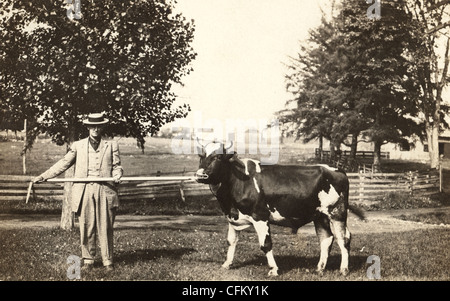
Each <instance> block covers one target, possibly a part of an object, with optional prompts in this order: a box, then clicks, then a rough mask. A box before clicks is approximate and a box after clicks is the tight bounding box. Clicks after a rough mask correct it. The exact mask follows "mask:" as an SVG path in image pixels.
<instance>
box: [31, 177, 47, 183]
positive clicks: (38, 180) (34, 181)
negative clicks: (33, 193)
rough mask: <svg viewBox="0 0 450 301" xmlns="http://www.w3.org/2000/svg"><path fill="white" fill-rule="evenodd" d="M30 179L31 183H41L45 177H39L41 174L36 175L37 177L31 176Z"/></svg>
mask: <svg viewBox="0 0 450 301" xmlns="http://www.w3.org/2000/svg"><path fill="white" fill-rule="evenodd" d="M31 181H32V182H33V183H42V182H44V181H45V179H44V178H43V177H41V176H37V177H35V178H33V179H32V180H31Z"/></svg>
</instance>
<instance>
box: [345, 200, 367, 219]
mask: <svg viewBox="0 0 450 301" xmlns="http://www.w3.org/2000/svg"><path fill="white" fill-rule="evenodd" d="M348 209H349V210H350V211H351V212H352V213H353V214H354V215H356V216H357V217H358V218H359V219H360V220H362V221H365V220H366V216H365V214H364V210H363V209H361V208H359V207H356V206H354V205H350V204H349V205H348Z"/></svg>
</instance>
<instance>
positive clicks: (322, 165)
mask: <svg viewBox="0 0 450 301" xmlns="http://www.w3.org/2000/svg"><path fill="white" fill-rule="evenodd" d="M317 166H321V167H325V168H326V169H328V170H332V171H337V170H338V169H337V168H335V167H331V166H329V165H327V164H317Z"/></svg>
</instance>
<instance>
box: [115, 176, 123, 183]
mask: <svg viewBox="0 0 450 301" xmlns="http://www.w3.org/2000/svg"><path fill="white" fill-rule="evenodd" d="M121 177H122V176H115V177H114V183H116V184H120V183H121V182H122V181H121V180H120V178H121Z"/></svg>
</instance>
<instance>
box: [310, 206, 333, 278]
mask: <svg viewBox="0 0 450 301" xmlns="http://www.w3.org/2000/svg"><path fill="white" fill-rule="evenodd" d="M314 226H315V228H316V234H317V237H318V238H319V243H320V259H319V263H318V264H317V272H318V273H319V274H320V275H321V274H323V271H324V270H325V266H326V265H327V261H328V255H329V254H330V250H331V246H332V244H333V239H334V238H333V233H332V232H331V228H330V220H329V219H328V217H327V216H325V215H321V216H319V217H318V218H317V219H316V220H314Z"/></svg>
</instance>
